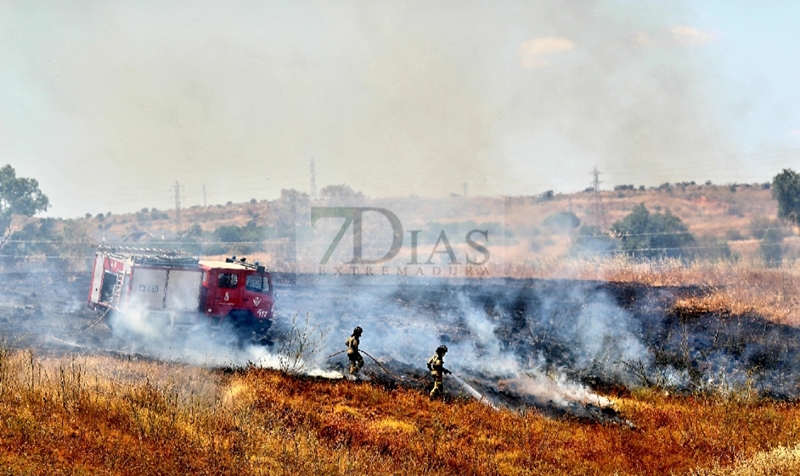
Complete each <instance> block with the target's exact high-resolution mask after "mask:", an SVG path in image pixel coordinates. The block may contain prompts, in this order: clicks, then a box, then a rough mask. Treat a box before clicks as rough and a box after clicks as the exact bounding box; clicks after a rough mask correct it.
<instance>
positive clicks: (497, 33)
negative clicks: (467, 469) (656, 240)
mask: <svg viewBox="0 0 800 476" xmlns="http://www.w3.org/2000/svg"><path fill="white" fill-rule="evenodd" d="M798 19H800V2H783V1H763V2H746V1H736V0H728V1H722V0H720V1H703V0H694V1H686V2H672V1H670V2H667V1H654V0H636V1H634V0H609V1H597V2H592V1H578V0H566V1H564V0H561V1H545V0H529V1H503V2H494V1H485V2H483V1H480V2H479V1H436V0H432V1H424V2H421V1H420V2H415V1H409V2H397V1H388V2H385V1H347V0H343V1H337V2H329V1H319V2H317V1H293V2H277V1H273V2H267V1H253V2H237V1H230V2H202V1H193V2H188V1H185V2H183V1H172V2H164V1H158V2H155V1H153V2H148V1H142V0H137V1H126V0H122V1H117V2H107V1H98V2H91V1H79V0H78V1H74V2H49V1H30V0H26V1H14V0H5V1H0V165H4V164H6V163H8V164H11V166H12V167H14V168H15V169H16V171H17V174H18V176H22V177H31V178H35V179H37V180H38V181H39V184H40V187H41V189H42V190H43V191H44V193H45V194H47V195H48V197H49V198H50V201H51V208H50V209H49V210H48V212H47V213H46V214H45V216H56V217H64V218H72V217H78V216H83V215H84V214H85V213H92V214H96V213H104V212H107V211H112V212H115V213H122V212H130V211H136V210H139V209H141V208H143V207H156V208H159V209H168V208H173V207H174V206H175V187H176V183H178V184H179V190H180V197H181V204H182V206H191V205H202V204H203V203H204V200H205V203H208V204H218V203H226V202H227V201H233V202H241V201H246V200H250V199H251V198H255V199H258V200H262V199H274V198H277V197H278V196H280V192H281V190H282V189H291V188H294V189H297V190H301V191H305V192H308V191H309V189H310V178H309V164H310V161H311V160H312V158H313V160H314V162H315V167H316V185H317V188H318V189H321V188H322V187H324V186H326V185H331V184H348V185H350V186H351V187H352V188H354V189H356V190H359V191H362V192H363V193H364V194H366V195H368V196H374V197H385V196H407V195H420V196H431V197H442V196H448V195H450V194H451V193H462V192H463V190H464V184H466V187H467V190H468V193H469V194H470V195H473V196H477V195H485V196H496V195H536V194H539V193H542V192H544V191H546V190H553V191H555V192H556V193H568V192H573V191H578V190H583V189H584V188H586V187H588V186H590V185H591V183H592V176H591V171H592V169H593V168H594V167H597V168H598V169H599V170H600V172H601V176H600V178H601V180H602V184H601V188H606V189H611V188H612V187H613V186H614V185H621V184H634V185H637V186H638V185H648V186H650V185H658V184H661V183H663V182H680V181H697V182H705V181H706V180H711V181H712V182H714V183H720V184H725V183H734V182H738V183H753V182H766V181H769V180H771V178H772V177H773V176H774V175H775V174H777V173H779V172H780V171H781V170H782V169H783V168H795V169H797V168H798V167H800V88H798V86H797V78H800V61H798V59H800V29H798V28H796V25H797V20H798ZM204 190H205V196H204Z"/></svg>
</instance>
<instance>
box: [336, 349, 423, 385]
mask: <svg viewBox="0 0 800 476" xmlns="http://www.w3.org/2000/svg"><path fill="white" fill-rule="evenodd" d="M345 352H347V350H340V351H339V352H335V353H333V354H331V355H329V356H327V357H325V360H327V359H330V358H331V357H335V356H337V355H339V354H343V353H345ZM359 352H362V353H364V354H365V355H366V356H367V357H369V358H370V359H372V360H373V362H375V363H376V364H377V365H378V367H380V368H381V369H383V371H384V372H386V373H387V374H389V375H390V376H392V377H393V378H395V379H397V380H402V381H406V379H405V378H403V377H400V376H398V375H395V374H394V373H393V372H392V371H390V370H389V369H387V368H386V367H384V366H383V365H382V364H381V363H380V362H378V360H377V359H376V358H375V357H373V356H371V355H369V353H368V352H367V351H365V350H359ZM426 378H427V375H423V376H422V377H421V378H418V379H415V378H412V379H408V380H410V381H412V382H422V381H423V380H425V379H426Z"/></svg>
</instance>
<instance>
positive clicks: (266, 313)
mask: <svg viewBox="0 0 800 476" xmlns="http://www.w3.org/2000/svg"><path fill="white" fill-rule="evenodd" d="M256 314H258V317H267V316H268V315H269V311H265V310H263V309H259V310H258V311H256Z"/></svg>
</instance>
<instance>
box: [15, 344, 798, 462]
mask: <svg viewBox="0 0 800 476" xmlns="http://www.w3.org/2000/svg"><path fill="white" fill-rule="evenodd" d="M0 378H2V386H0V468H2V469H0V473H2V474H9V475H11V474H14V475H22V474H131V475H140V474H208V475H216V474H238V475H249V474H287V475H288V474H320V475H321V474H363V475H371V474H374V475H385V474H476V475H491V474H504V475H522V474H525V475H534V474H542V475H545V474H689V473H690V472H691V471H700V472H702V474H706V473H707V472H713V474H728V470H730V469H733V470H734V471H735V472H733V473H731V474H797V471H798V470H800V461H798V458H797V453H798V450H797V448H796V447H795V445H796V444H797V442H798V441H800V408H798V407H797V406H796V405H794V404H791V403H786V402H775V401H767V400H762V401H759V400H754V399H750V398H747V397H746V396H744V395H735V396H729V397H726V398H722V397H716V396H704V397H700V396H676V395H670V394H668V393H666V392H664V391H662V390H658V389H647V390H641V391H635V392H633V393H628V392H625V393H621V394H616V395H609V397H610V398H611V399H612V400H613V401H614V402H615V405H616V408H617V409H618V410H619V411H620V412H621V414H622V415H624V416H625V418H627V419H628V420H630V421H631V422H633V424H634V425H635V426H634V427H633V428H631V427H628V426H626V425H615V424H606V425H600V424H596V423H587V422H582V421H579V420H576V419H570V418H566V419H552V418H549V417H545V416H543V415H541V414H539V413H538V412H536V411H530V412H527V413H514V412H511V411H508V410H499V411H496V410H492V409H491V408H490V407H488V406H485V405H483V404H481V403H478V402H477V401H475V400H469V399H466V398H464V397H454V398H453V399H452V400H451V401H449V402H441V401H433V402H431V401H429V400H428V397H427V395H425V394H423V393H421V392H419V391H414V390H407V389H394V390H389V389H386V388H383V387H381V386H378V385H372V384H370V383H353V382H349V381H344V380H338V381H329V380H315V379H310V378H301V377H294V376H290V375H286V374H282V373H279V372H277V371H273V370H265V369H257V368H243V369H238V370H229V371H223V370H209V369H200V368H196V367H189V366H183V365H176V364H166V363H156V362H148V361H135V360H127V359H120V358H114V357H74V358H64V357H61V358H50V357H46V356H36V355H33V354H31V352H29V351H14V352H9V351H4V352H3V354H2V360H0ZM779 467H780V468H783V469H782V471H783V472H782V473H778V472H776V471H777V470H776V468H779ZM736 471H738V472H736Z"/></svg>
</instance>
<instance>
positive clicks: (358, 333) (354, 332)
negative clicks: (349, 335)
mask: <svg viewBox="0 0 800 476" xmlns="http://www.w3.org/2000/svg"><path fill="white" fill-rule="evenodd" d="M361 332H362V330H361V327H360V326H356V328H355V329H353V335H354V336H360V335H361Z"/></svg>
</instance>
